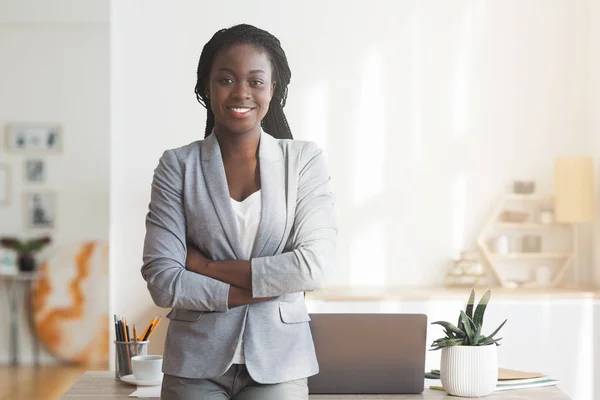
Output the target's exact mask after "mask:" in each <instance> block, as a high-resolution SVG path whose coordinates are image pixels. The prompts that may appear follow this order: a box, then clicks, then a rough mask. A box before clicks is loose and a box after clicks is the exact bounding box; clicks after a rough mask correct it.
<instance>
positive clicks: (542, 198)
mask: <svg viewBox="0 0 600 400" xmlns="http://www.w3.org/2000/svg"><path fill="white" fill-rule="evenodd" d="M506 210H509V211H510V212H515V211H521V212H523V213H527V214H528V215H529V216H531V215H539V213H540V210H554V197H553V196H550V195H539V194H512V193H511V194H506V195H503V196H501V198H500V199H499V200H498V203H497V204H496V206H495V207H494V209H493V210H492V212H491V213H490V216H489V217H488V220H487V221H486V222H485V224H484V227H483V229H482V230H481V232H480V233H479V235H478V238H477V245H478V247H479V249H480V250H481V253H482V256H483V261H484V262H485V264H484V265H485V266H486V267H489V269H490V270H491V272H492V273H493V277H494V278H495V279H496V280H497V281H498V283H499V284H500V286H502V287H505V288H519V287H534V286H537V284H536V283H535V282H532V281H531V278H532V276H534V274H533V273H532V271H528V270H527V268H535V267H537V266H539V262H540V261H542V262H546V261H548V260H549V261H552V260H554V264H555V265H552V267H551V270H552V274H551V275H552V278H551V286H555V287H556V286H558V285H559V284H560V283H561V282H562V280H563V275H564V271H565V270H566V269H568V268H569V265H570V263H571V261H572V258H573V249H568V250H559V251H556V250H555V251H552V248H551V246H550V245H548V246H544V247H550V248H549V249H544V251H542V235H541V234H542V233H543V234H544V235H549V236H550V235H555V236H556V235H565V234H567V235H568V239H567V240H569V241H570V240H571V239H572V238H573V229H572V225H570V224H562V223H557V222H556V221H555V222H553V223H547V224H546V223H544V224H542V223H539V222H538V221H537V220H536V221H532V220H531V218H528V219H527V220H526V221H524V222H508V221H506V220H505V219H504V218H505V217H506V214H505V211H506ZM515 235H518V236H520V237H521V242H520V246H516V247H518V250H513V248H514V247H515V246H508V247H509V249H508V251H506V246H505V243H496V240H497V239H496V238H498V237H502V236H507V237H508V239H506V241H507V242H508V243H510V242H511V241H513V240H517V239H518V237H514V236H515ZM523 236H532V238H525V237H523ZM533 236H535V238H533ZM490 238H492V239H491V240H489V239H490ZM549 239H550V237H549ZM503 240H504V239H503ZM545 241H546V239H545V236H544V242H545ZM563 242H564V240H563ZM548 243H555V242H552V241H551V240H549V241H548ZM514 262H520V263H521V264H523V267H524V268H523V269H517V270H515V269H513V271H512V272H513V273H516V276H510V275H509V274H508V272H510V271H509V270H508V269H506V268H504V267H505V266H506V265H505V264H506V263H514ZM520 275H525V276H520Z"/></svg>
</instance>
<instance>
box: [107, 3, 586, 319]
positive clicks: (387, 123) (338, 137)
mask: <svg viewBox="0 0 600 400" xmlns="http://www.w3.org/2000/svg"><path fill="white" fill-rule="evenodd" d="M586 6H587V2H585V1H579V2H573V1H567V0H554V1H547V0H531V1H527V2H523V1H516V0H515V1H504V0H502V1H501V0H490V1H483V0H480V1H453V2H447V1H434V0H431V1H402V2H400V1H391V0H389V1H375V2H363V1H341V0H339V1H327V2H322V1H308V2H307V1H303V2H299V1H298V2H279V1H266V0H264V1H260V2H259V3H256V2H253V3H248V2H240V3H237V4H236V7H231V5H230V4H227V3H223V4H222V5H219V4H211V5H207V4H205V3H198V2H195V1H182V0H180V1H173V2H168V3H167V2H162V1H148V0H147V1H140V0H137V1H116V2H113V7H112V16H111V18H112V24H113V30H112V49H111V50H112V89H113V90H112V97H111V98H112V115H113V125H112V149H113V153H112V154H113V157H112V166H111V169H112V178H113V181H112V189H113V191H112V195H111V205H112V211H113V213H112V217H111V221H112V231H111V243H112V250H113V252H112V256H113V259H112V268H113V271H114V273H113V285H112V290H113V292H114V293H113V294H114V295H113V296H112V301H113V305H114V306H115V307H116V309H118V310H119V312H123V313H126V314H132V315H130V318H137V317H138V316H139V315H142V314H143V315H145V317H147V316H148V315H150V314H152V313H154V312H155V311H154V309H153V308H152V306H151V301H150V298H149V296H148V294H147V292H146V290H145V286H144V282H143V281H142V280H141V278H140V274H139V267H140V265H141V249H142V241H143V235H144V224H143V221H144V216H145V213H146V210H147V203H148V200H149V191H150V186H149V185H150V181H151V177H152V171H153V169H154V167H155V166H156V163H157V160H158V158H159V156H160V154H161V153H162V151H163V150H164V149H166V148H171V147H176V146H181V145H183V144H186V143H188V142H191V141H193V140H196V139H198V138H201V137H202V135H203V129H204V118H205V117H204V115H205V114H204V110H203V109H202V108H201V107H200V105H198V104H197V103H196V101H195V98H194V94H193V87H194V85H195V79H196V76H195V73H196V66H197V62H198V57H199V54H200V52H201V50H202V46H203V45H204V43H205V42H206V41H207V40H208V39H209V38H210V36H211V35H212V34H213V33H214V32H215V31H216V30H217V29H219V28H222V27H227V26H230V25H232V24H235V23H239V22H249V23H252V24H255V25H257V26H260V27H263V28H265V29H267V30H269V31H271V32H272V33H274V34H275V35H276V36H278V37H279V38H280V39H281V41H282V44H283V47H284V49H285V51H286V53H287V55H288V58H289V62H290V65H291V68H292V83H291V86H290V88H289V89H290V95H289V102H288V106H287V107H286V114H287V115H288V118H289V120H290V124H291V127H292V130H293V132H294V134H295V136H296V138H299V139H311V140H317V141H318V142H319V144H320V145H321V146H323V147H324V148H325V149H326V153H327V156H328V159H329V162H330V169H331V175H332V177H333V180H334V186H335V190H336V192H337V194H338V198H339V203H338V208H337V211H338V213H339V221H340V234H339V250H338V260H337V268H336V274H335V276H334V279H333V282H332V284H341V285H345V284H350V285H353V284H362V285H364V284H372V285H377V284H383V283H386V284H404V285H429V284H437V283H440V282H441V281H442V279H443V275H444V271H445V269H444V268H445V266H446V264H445V263H446V262H447V260H449V259H450V258H452V257H453V256H454V255H455V254H456V252H457V251H458V250H460V249H462V248H465V247H471V246H472V245H473V243H474V239H475V237H476V235H477V233H478V230H479V229H480V228H481V225H482V223H483V219H484V218H485V217H486V216H487V214H488V213H489V212H490V210H491V208H492V205H493V204H494V202H495V201H496V199H497V196H498V195H499V194H500V193H502V192H503V191H505V190H506V189H507V188H508V186H509V184H510V182H511V181H512V180H513V179H519V178H523V179H534V180H536V181H537V183H538V188H539V191H540V192H543V193H551V192H552V183H553V161H554V157H556V156H558V155H563V154H587V153H589V152H590V147H589V144H590V143H589V137H588V135H587V132H588V126H587V120H586V118H587V114H586V112H587V111H586V107H585V101H586V99H585V98H584V97H583V96H582V95H581V94H582V93H585V91H586V84H587V64H586V63H587V61H588V58H587V52H588V50H589V49H588V47H587V42H588V41H587V36H586V35H587V34H588V31H587V23H588V20H587V8H586ZM342 9H343V10H344V17H343V18H341V17H340V13H339V10H342Z"/></svg>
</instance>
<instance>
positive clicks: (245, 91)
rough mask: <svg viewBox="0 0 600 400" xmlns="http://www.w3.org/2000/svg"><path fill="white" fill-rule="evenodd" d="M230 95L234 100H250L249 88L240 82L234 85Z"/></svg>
mask: <svg viewBox="0 0 600 400" xmlns="http://www.w3.org/2000/svg"><path fill="white" fill-rule="evenodd" d="M232 95H233V96H234V97H235V98H236V99H248V98H250V87H249V86H248V85H247V84H246V83H244V82H240V83H238V84H237V85H235V88H234V90H233V93H232Z"/></svg>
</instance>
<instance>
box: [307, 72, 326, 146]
mask: <svg viewBox="0 0 600 400" xmlns="http://www.w3.org/2000/svg"><path fill="white" fill-rule="evenodd" d="M328 106H329V91H328V88H327V84H326V83H325V82H320V83H318V84H316V85H315V86H313V87H312V88H310V90H309V91H308V93H307V95H306V107H305V110H306V112H305V114H304V120H303V121H302V123H303V135H302V137H303V138H306V140H311V141H314V142H316V143H318V144H319V146H320V147H321V149H323V152H324V153H327V115H328V113H329V107H328Z"/></svg>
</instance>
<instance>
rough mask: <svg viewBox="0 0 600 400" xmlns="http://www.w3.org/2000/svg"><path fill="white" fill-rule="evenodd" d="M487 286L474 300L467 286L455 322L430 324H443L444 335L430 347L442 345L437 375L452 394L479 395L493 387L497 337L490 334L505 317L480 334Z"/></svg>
mask: <svg viewBox="0 0 600 400" xmlns="http://www.w3.org/2000/svg"><path fill="white" fill-rule="evenodd" d="M490 297H491V292H490V291H489V290H488V291H487V292H486V293H485V294H484V295H483V296H482V297H481V299H480V300H479V304H477V307H476V308H475V311H473V308H474V303H475V290H474V289H472V290H471V295H470V296H469V301H468V302H467V306H466V309H465V311H462V310H461V312H460V316H459V318H458V324H457V325H454V324H452V323H450V322H446V321H436V322H433V323H432V324H437V325H440V326H442V327H443V328H444V333H445V334H446V335H445V336H444V337H442V338H439V339H436V340H434V341H433V343H432V344H431V347H432V349H431V350H438V349H442V357H441V363H440V377H441V379H442V387H443V388H444V390H445V391H446V392H448V393H449V394H451V395H453V396H466V397H479V396H486V395H488V394H490V393H492V392H493V391H494V389H495V388H496V384H497V382H498V354H497V351H496V346H499V345H500V344H499V343H498V342H499V341H500V339H501V338H499V339H495V338H494V336H496V334H497V333H498V331H500V329H501V328H502V327H503V326H504V324H505V323H506V321H507V320H504V322H502V324H500V326H499V327H498V328H497V329H496V330H495V331H494V332H492V333H491V334H490V335H487V336H486V335H484V334H482V326H483V316H484V314H485V310H486V307H487V304H488V302H489V300H490Z"/></svg>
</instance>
